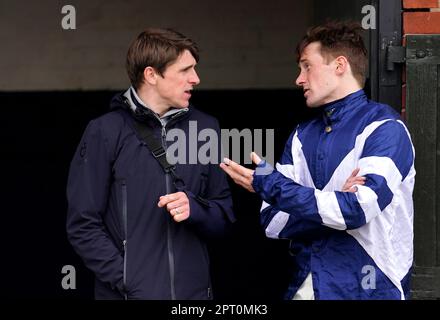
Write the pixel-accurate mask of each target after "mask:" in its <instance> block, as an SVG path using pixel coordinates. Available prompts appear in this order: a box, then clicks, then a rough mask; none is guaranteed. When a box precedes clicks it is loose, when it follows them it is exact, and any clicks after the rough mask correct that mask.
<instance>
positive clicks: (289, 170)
mask: <svg viewBox="0 0 440 320" xmlns="http://www.w3.org/2000/svg"><path fill="white" fill-rule="evenodd" d="M275 167H276V168H277V170H278V172H280V173H281V174H282V175H283V176H285V177H286V178H289V179H292V180H293V177H294V171H293V165H291V164H280V163H277V164H276V166H275Z"/></svg>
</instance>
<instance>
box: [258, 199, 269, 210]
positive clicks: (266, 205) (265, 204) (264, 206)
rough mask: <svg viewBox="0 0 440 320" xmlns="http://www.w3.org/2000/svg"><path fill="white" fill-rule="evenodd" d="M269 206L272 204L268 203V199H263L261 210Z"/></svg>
mask: <svg viewBox="0 0 440 320" xmlns="http://www.w3.org/2000/svg"><path fill="white" fill-rule="evenodd" d="M267 207H270V204H268V203H267V202H266V201H263V204H262V205H261V209H260V212H263V210H264V209H266V208H267Z"/></svg>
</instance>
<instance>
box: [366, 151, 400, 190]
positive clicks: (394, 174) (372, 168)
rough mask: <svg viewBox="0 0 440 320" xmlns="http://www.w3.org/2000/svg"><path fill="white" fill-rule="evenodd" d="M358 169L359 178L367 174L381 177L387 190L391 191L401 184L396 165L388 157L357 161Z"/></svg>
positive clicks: (367, 158) (373, 157)
mask: <svg viewBox="0 0 440 320" xmlns="http://www.w3.org/2000/svg"><path fill="white" fill-rule="evenodd" d="M358 167H359V168H360V169H361V170H360V171H359V174H358V175H359V176H365V175H367V174H377V175H379V176H382V177H384V178H385V180H386V181H387V185H388V188H390V190H391V191H393V190H395V189H396V188H398V186H399V185H400V184H401V183H402V174H401V173H400V171H399V169H398V168H397V167H396V164H395V163H394V162H393V160H391V159H390V158H388V157H375V156H372V157H366V158H362V159H360V160H359V164H358Z"/></svg>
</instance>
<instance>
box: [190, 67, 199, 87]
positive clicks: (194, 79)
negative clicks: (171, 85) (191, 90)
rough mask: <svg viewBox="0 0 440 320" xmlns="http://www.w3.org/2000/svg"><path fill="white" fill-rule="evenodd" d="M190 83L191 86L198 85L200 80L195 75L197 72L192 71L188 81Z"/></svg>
mask: <svg viewBox="0 0 440 320" xmlns="http://www.w3.org/2000/svg"><path fill="white" fill-rule="evenodd" d="M189 81H190V83H191V84H193V85H195V86H196V85H198V84H199V83H200V78H199V76H198V75H197V72H196V71H195V70H194V72H193V73H192V75H191V77H190V79H189Z"/></svg>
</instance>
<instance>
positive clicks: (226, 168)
mask: <svg viewBox="0 0 440 320" xmlns="http://www.w3.org/2000/svg"><path fill="white" fill-rule="evenodd" d="M220 167H221V168H222V169H223V171H225V172H226V173H227V174H228V175H229V176H230V177H231V178H232V179H233V180H234V181H236V180H237V179H238V177H240V174H239V173H238V172H236V171H235V170H234V168H232V167H231V166H228V165H225V164H224V163H221V164H220Z"/></svg>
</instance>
